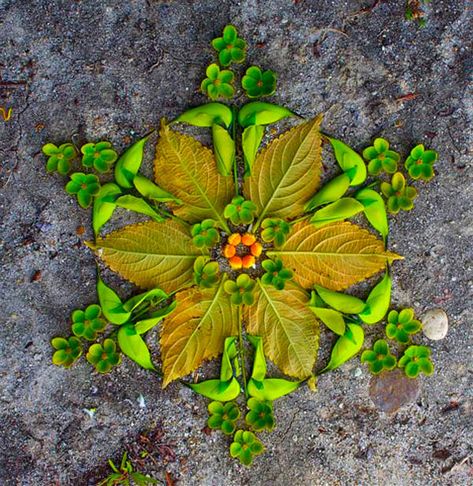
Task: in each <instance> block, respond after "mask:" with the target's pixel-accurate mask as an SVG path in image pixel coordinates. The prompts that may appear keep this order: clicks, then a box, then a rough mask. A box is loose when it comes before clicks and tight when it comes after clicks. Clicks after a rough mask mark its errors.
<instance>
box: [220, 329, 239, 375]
mask: <svg viewBox="0 0 473 486" xmlns="http://www.w3.org/2000/svg"><path fill="white" fill-rule="evenodd" d="M236 339H237V338H236V337H234V336H232V337H227V338H226V339H225V344H224V345H223V355H222V364H221V367H220V381H229V380H231V379H232V377H233V366H232V360H234V359H235V358H236V357H237V354H238V353H237V348H236V344H235V343H236Z"/></svg>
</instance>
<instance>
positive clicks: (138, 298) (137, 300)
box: [123, 288, 169, 312]
mask: <svg viewBox="0 0 473 486" xmlns="http://www.w3.org/2000/svg"><path fill="white" fill-rule="evenodd" d="M168 297H169V294H167V293H166V292H164V290H162V289H159V288H156V289H151V290H148V291H147V292H143V293H142V294H139V295H135V296H134V297H132V298H131V299H128V300H127V301H126V302H125V303H124V304H123V308H124V309H125V310H126V311H128V312H132V311H134V310H135V309H136V308H137V307H138V306H139V305H140V304H141V303H143V302H145V301H147V300H150V299H154V300H155V301H156V302H155V303H156V304H157V303H158V302H161V301H162V300H164V299H167V298H168Z"/></svg>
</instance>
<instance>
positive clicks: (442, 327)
mask: <svg viewBox="0 0 473 486" xmlns="http://www.w3.org/2000/svg"><path fill="white" fill-rule="evenodd" d="M421 320H422V328H423V332H424V335H425V336H426V337H428V338H429V339H432V340H433V341H438V340H440V339H443V338H444V337H445V336H446V335H447V332H448V316H447V314H446V313H445V311H444V310H443V309H430V310H429V311H427V312H426V313H425V314H424V315H423V316H422V319H421Z"/></svg>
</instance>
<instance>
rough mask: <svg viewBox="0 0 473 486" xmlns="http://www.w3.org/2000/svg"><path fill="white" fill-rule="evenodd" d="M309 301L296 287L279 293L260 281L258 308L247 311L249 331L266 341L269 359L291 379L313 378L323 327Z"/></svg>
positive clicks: (265, 349)
mask: <svg viewBox="0 0 473 486" xmlns="http://www.w3.org/2000/svg"><path fill="white" fill-rule="evenodd" d="M308 301H309V298H308V296H307V295H306V294H305V292H303V291H302V290H300V289H298V288H296V287H295V286H289V285H287V286H286V288H285V289H284V290H276V289H274V288H273V287H266V286H263V285H262V284H261V283H260V282H259V281H258V290H257V291H256V301H255V304H254V305H252V306H251V307H248V308H246V310H245V311H246V318H247V320H248V324H247V330H248V332H249V333H250V334H253V335H256V336H261V337H262V338H263V345H264V353H265V355H266V356H268V358H269V359H270V360H271V361H273V362H274V363H275V364H276V366H278V367H279V368H280V369H281V370H282V371H283V372H284V373H286V374H287V375H289V376H293V377H295V378H302V379H303V378H307V377H308V376H310V375H311V373H312V368H313V367H314V364H315V359H316V357H317V350H318V345H319V323H318V321H317V320H316V319H315V316H314V314H313V313H312V312H311V311H310V309H309V307H308V305H307V304H308Z"/></svg>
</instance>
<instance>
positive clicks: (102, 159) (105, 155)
mask: <svg viewBox="0 0 473 486" xmlns="http://www.w3.org/2000/svg"><path fill="white" fill-rule="evenodd" d="M80 151H81V152H82V153H83V154H84V155H83V156H82V165H83V166H84V167H88V168H91V167H94V169H95V170H97V171H98V172H107V171H109V170H110V168H111V167H112V165H113V163H114V162H115V161H116V160H117V158H118V154H117V153H116V152H115V150H113V148H112V144H111V143H110V142H98V143H86V144H85V145H82V147H81V149H80Z"/></svg>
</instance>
